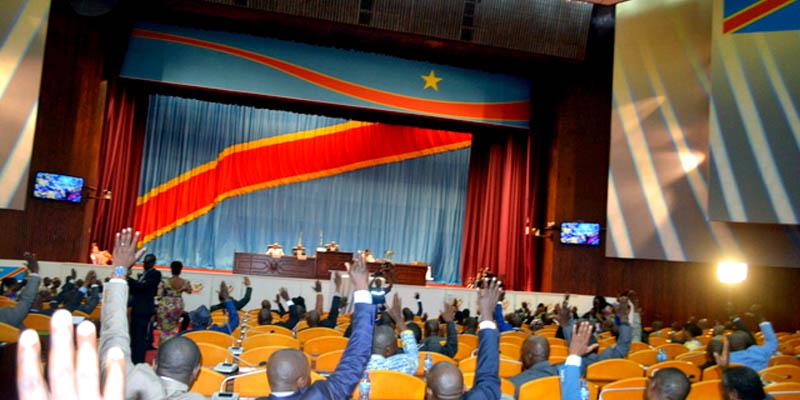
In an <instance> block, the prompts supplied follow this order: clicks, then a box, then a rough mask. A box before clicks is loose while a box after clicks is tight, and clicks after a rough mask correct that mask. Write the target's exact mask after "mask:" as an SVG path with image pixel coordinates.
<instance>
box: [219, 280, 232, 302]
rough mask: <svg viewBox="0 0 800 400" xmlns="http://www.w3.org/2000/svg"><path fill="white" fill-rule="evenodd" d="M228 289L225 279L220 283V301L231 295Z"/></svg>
mask: <svg viewBox="0 0 800 400" xmlns="http://www.w3.org/2000/svg"><path fill="white" fill-rule="evenodd" d="M228 290H229V289H228V285H226V284H225V281H222V282H220V283H219V301H221V302H225V301H227V300H228V299H229V298H230V297H231V296H230V293H229V291H228Z"/></svg>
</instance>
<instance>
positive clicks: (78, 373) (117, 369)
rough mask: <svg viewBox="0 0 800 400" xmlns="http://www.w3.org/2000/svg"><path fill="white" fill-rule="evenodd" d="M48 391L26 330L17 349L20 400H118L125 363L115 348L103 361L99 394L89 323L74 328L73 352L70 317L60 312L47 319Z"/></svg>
mask: <svg viewBox="0 0 800 400" xmlns="http://www.w3.org/2000/svg"><path fill="white" fill-rule="evenodd" d="M50 324H51V331H52V333H53V335H51V336H50V362H49V363H48V374H49V375H50V382H51V384H53V385H55V383H56V382H58V383H57V385H58V388H57V389H56V388H55V387H54V388H52V390H51V389H49V388H48V387H47V384H46V383H45V381H44V377H43V376H42V367H41V365H42V363H41V360H42V359H41V355H40V351H41V345H40V343H39V335H37V334H36V331H33V330H30V329H29V330H26V331H25V332H23V333H22V335H20V338H19V344H18V345H17V388H18V390H19V398H20V399H21V400H46V399H51V398H52V399H80V400H102V399H105V400H122V399H124V398H125V396H124V388H125V359H124V356H123V353H122V350H120V349H119V348H118V347H113V348H111V349H110V350H109V351H108V354H107V359H106V360H105V363H104V364H105V365H106V371H105V386H104V389H103V394H102V396H101V394H100V374H99V372H98V362H97V339H96V335H95V327H94V325H93V324H92V323H91V322H83V323H81V324H80V325H78V339H77V346H76V347H77V351H76V348H75V347H74V346H75V345H74V344H73V343H74V342H73V340H72V338H73V328H72V317H71V316H70V314H69V312H67V311H64V310H60V311H57V312H56V313H55V314H53V318H52V319H51V322H50Z"/></svg>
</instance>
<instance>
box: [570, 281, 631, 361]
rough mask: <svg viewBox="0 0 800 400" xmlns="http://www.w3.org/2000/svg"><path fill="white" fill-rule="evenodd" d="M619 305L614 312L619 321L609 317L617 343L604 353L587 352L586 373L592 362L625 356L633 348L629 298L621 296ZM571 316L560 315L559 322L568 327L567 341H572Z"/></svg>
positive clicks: (585, 359)
mask: <svg viewBox="0 0 800 400" xmlns="http://www.w3.org/2000/svg"><path fill="white" fill-rule="evenodd" d="M618 302H619V305H618V306H617V308H616V309H614V313H615V314H616V316H615V318H614V320H616V321H618V323H614V322H612V321H611V318H609V321H608V322H609V323H610V324H611V327H612V328H613V333H614V335H615V336H616V337H617V343H616V344H615V345H613V346H611V347H609V348H607V349H605V350H603V352H602V353H600V354H597V353H591V354H587V355H585V356H584V357H583V365H582V370H581V373H582V374H585V373H586V367H588V366H589V365H591V364H594V363H596V362H598V361H603V360H609V359H612V358H625V357H627V355H628V351H629V350H630V348H631V340H632V335H633V330H632V329H631V325H630V324H629V323H628V315H630V313H629V309H628V307H629V302H628V299H626V298H625V297H620V298H619V299H618ZM562 309H568V307H562ZM568 317H569V313H568V312H564V314H563V315H559V316H558V319H559V323H562V322H565V325H564V326H566V327H567V329H565V330H564V336H565V338H564V339H566V341H567V343H569V342H570V339H571V338H570V336H571V333H572V329H571V328H570V325H572V321H571V320H569V319H566V318H568Z"/></svg>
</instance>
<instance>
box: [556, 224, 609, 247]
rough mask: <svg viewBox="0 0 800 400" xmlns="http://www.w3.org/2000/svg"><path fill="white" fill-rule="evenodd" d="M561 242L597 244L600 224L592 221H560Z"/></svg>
mask: <svg viewBox="0 0 800 400" xmlns="http://www.w3.org/2000/svg"><path fill="white" fill-rule="evenodd" d="M561 243H563V244H575V245H586V246H599V245H600V224H597V223H593V222H562V223H561Z"/></svg>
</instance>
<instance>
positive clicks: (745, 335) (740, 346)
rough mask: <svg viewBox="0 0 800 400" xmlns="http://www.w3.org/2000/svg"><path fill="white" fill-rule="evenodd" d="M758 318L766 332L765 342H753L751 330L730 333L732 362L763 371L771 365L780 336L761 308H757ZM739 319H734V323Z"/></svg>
mask: <svg viewBox="0 0 800 400" xmlns="http://www.w3.org/2000/svg"><path fill="white" fill-rule="evenodd" d="M756 318H757V319H758V321H760V324H759V327H760V328H761V332H762V333H763V334H764V344H762V345H760V346H759V345H755V344H753V339H752V335H751V334H750V333H749V332H745V331H742V330H738V331H736V332H734V333H732V334H731V335H730V337H729V338H728V340H729V341H730V351H731V354H730V362H732V363H737V364H742V365H744V366H747V367H750V368H752V369H753V370H756V371H761V370H762V369H764V368H767V367H768V366H769V359H770V358H771V357H772V355H773V354H775V351H776V350H777V349H778V337H777V336H775V331H774V330H773V329H772V324H771V323H769V322H768V321H766V320H765V318H764V316H763V315H762V314H761V312H760V309H759V310H757V314H756ZM736 320H738V318H737V319H735V320H734V323H735V322H736Z"/></svg>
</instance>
